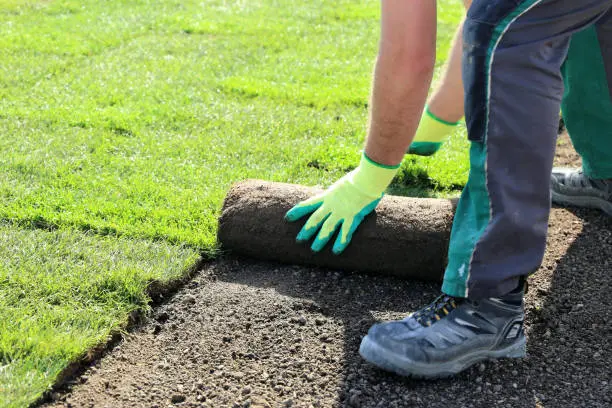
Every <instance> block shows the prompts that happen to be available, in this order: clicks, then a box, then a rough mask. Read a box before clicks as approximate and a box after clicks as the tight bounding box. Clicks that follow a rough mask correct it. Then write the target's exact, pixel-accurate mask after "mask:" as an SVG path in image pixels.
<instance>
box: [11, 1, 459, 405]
mask: <svg viewBox="0 0 612 408" xmlns="http://www.w3.org/2000/svg"><path fill="white" fill-rule="evenodd" d="M379 7H380V4H379V1H374V0H369V1H366V2H358V1H354V0H352V1H347V0H340V1H336V2H326V1H323V0H315V1H310V2H305V3H304V2H303V3H296V2H292V1H288V0H282V1H281V0H265V1H263V0H262V1H233V2H229V1H221V0H206V1H201V0H197V1H196V0H129V1H128V0H105V1H93V0H88V1H83V0H78V1H77V0H56V1H52V2H48V1H32V0H5V1H3V2H1V3H0V78H1V80H0V134H2V137H1V138H0V153H1V154H0V220H4V221H7V222H8V224H6V225H5V226H3V227H2V228H3V229H2V234H3V235H2V239H3V241H2V242H0V247H1V248H2V251H3V252H2V255H1V258H2V259H1V260H0V262H3V264H2V265H3V268H4V269H3V270H2V272H1V273H2V275H0V276H1V277H2V279H3V280H2V281H0V307H1V309H0V322H1V323H0V324H3V325H4V326H3V327H2V334H1V336H3V337H2V345H1V347H2V349H1V350H0V378H1V380H2V381H1V382H0V385H1V386H2V387H5V388H7V387H8V388H10V390H9V391H10V392H9V393H8V394H7V393H4V392H2V391H3V390H0V395H3V396H2V397H0V398H5V401H0V405H1V402H6V401H9V402H8V404H16V405H15V406H18V405H19V404H22V403H25V402H26V401H31V400H32V399H34V398H35V397H36V396H37V395H39V394H40V392H42V391H43V390H44V389H45V388H46V387H48V386H49V384H51V383H52V382H53V380H54V375H55V374H56V373H57V372H58V371H59V370H60V369H61V367H64V366H65V365H66V364H67V362H69V361H71V359H74V358H75V357H76V356H78V355H79V354H80V353H83V352H84V351H85V350H87V348H88V347H90V346H91V345H93V344H95V343H96V342H98V341H100V340H101V339H104V338H105V336H106V335H107V334H108V332H109V330H110V329H111V327H118V325H120V323H121V322H123V321H125V318H126V316H127V314H128V312H129V311H130V310H134V308H138V309H142V308H144V307H145V305H146V302H147V298H146V295H145V287H146V282H148V281H149V280H151V279H161V280H164V279H173V278H176V277H178V276H180V275H181V274H184V273H185V272H186V271H187V270H188V269H189V267H190V266H191V265H192V264H193V262H194V259H195V258H194V256H195V255H194V254H195V253H196V252H198V253H204V254H206V255H214V249H215V246H216V242H215V234H216V222H217V216H218V214H219V210H220V207H221V203H222V200H223V197H224V195H225V193H226V192H227V189H228V188H229V186H230V185H231V183H233V182H235V181H238V180H242V179H245V178H262V179H267V180H272V181H282V182H292V183H300V184H307V185H322V186H326V185H329V184H331V183H332V182H333V181H335V180H336V179H338V178H339V177H341V176H342V175H344V174H345V173H346V172H347V171H349V170H350V169H352V168H354V166H356V165H357V164H358V162H359V151H360V149H361V148H362V146H363V140H364V137H365V127H366V121H367V104H368V95H369V89H370V82H371V72H372V67H373V62H374V58H375V55H376V51H377V42H378V37H379V36H378V34H379ZM463 13H464V11H463V6H462V5H461V3H460V2H459V1H451V0H444V1H440V2H438V17H439V27H438V37H439V42H438V63H437V67H438V69H437V71H436V76H439V74H440V68H441V66H442V65H443V62H444V58H445V57H446V55H447V53H448V49H449V45H450V39H451V38H452V35H453V33H454V30H455V28H456V25H457V23H458V21H459V19H460V18H461V16H462V14H463ZM467 157H468V155H467V142H465V141H464V129H463V128H462V127H460V128H458V131H457V133H456V135H454V136H453V138H451V140H450V141H449V142H448V143H447V144H446V145H445V146H444V148H443V149H442V150H441V151H440V152H439V153H438V154H437V155H436V156H434V157H431V158H414V157H407V158H406V160H405V162H404V164H403V166H402V170H401V171H400V173H399V175H398V177H397V179H396V180H395V183H394V185H393V186H392V188H391V190H390V191H392V192H394V193H401V194H411V195H418V196H440V195H443V196H446V195H449V194H456V193H457V190H458V188H459V186H461V185H462V184H464V183H465V181H466V177H467V169H468V161H467ZM37 228H44V229H53V228H60V230H61V231H62V232H53V233H49V232H42V231H36V229H37ZM79 231H85V232H87V235H84V236H83V235H82V234H81V233H80V232H79ZM102 236H106V237H104V238H102ZM150 240H153V241H155V242H157V243H156V244H152V243H150ZM171 245H175V246H171ZM186 247H189V248H193V250H187V249H185V248H186ZM66 248H72V249H71V250H69V251H68V250H67V249H66ZM79 248H80V249H79ZM25 249H27V251H26V252H24V251H25ZM4 251H9V252H7V254H9V255H7V256H5V255H4V253H5V252H4ZM11 251H13V252H11ZM79 251H85V252H86V254H84V255H83V254H81V255H79V254H80V252H79ZM164 251H165V252H164ZM53 254H55V255H53ZM121 254H123V255H121ZM134 257H135V258H134ZM170 259H172V260H173V261H170ZM111 260H113V261H111ZM114 261H117V262H119V264H114V263H113V262H114ZM121 262H123V263H121ZM101 265H104V266H101ZM125 270H129V271H130V272H129V275H128V278H129V279H133V282H132V281H131V280H130V281H129V282H127V283H126V282H122V281H121V282H119V283H118V281H117V279H119V278H120V276H121V271H125ZM16 274H22V275H23V279H25V283H27V284H28V285H30V286H29V287H28V290H24V289H19V290H21V291H22V293H23V295H16V294H15V293H14V291H15V290H16V289H15V287H14V285H15V279H16V278H15V277H16V276H17V275H16ZM79 274H80V275H84V274H85V275H86V276H87V278H86V279H71V278H69V277H70V276H77V275H79ZM64 277H67V278H66V279H64ZM94 283H95V284H94ZM96 285H98V286H96ZM125 285H127V286H128V287H129V288H126V287H125ZM107 287H108V288H112V290H111V292H112V296H111V295H109V296H110V297H109V299H110V300H109V299H106V298H104V296H102V295H101V294H100V291H99V290H98V289H99V288H107ZM103 293H106V292H105V291H103ZM15 296H24V298H19V301H17V300H16V299H17V298H15ZM73 296H77V299H79V300H78V302H75V301H73V300H71V299H73ZM48 299H55V300H52V302H55V303H47V302H48V301H49V302H51V300H48ZM107 301H108V302H110V303H107ZM113 302H115V303H113ZM109 305H120V306H117V308H116V310H115V309H113V312H112V313H111V312H109V310H108V309H105V308H107V307H110V306H109ZM34 306H36V307H34ZM113 307H114V306H113ZM38 308H40V310H39V309H38ZM47 308H48V309H47ZM49 310H50V311H52V312H53V313H56V314H46V313H47V312H49ZM49 313H51V312H49ZM6 316H8V317H6ZM51 316H52V317H51ZM83 316H89V317H91V320H87V321H84V320H82V318H84V317H83ZM48 319H50V320H48ZM15 322H17V323H15ZM49 322H52V324H50V323H49ZM54 327H55V328H59V330H58V329H54ZM66 333H69V335H68V334H66ZM27 336H31V337H32V340H31V343H27V342H26V345H25V346H24V347H21V346H19V344H18V342H16V341H15V340H14V339H21V338H28V337H27ZM7 339H8V340H7ZM11 339H13V340H11ZM37 339H38V340H37ZM39 340H40V341H39ZM28 341H29V340H28ZM28 344H29V345H28ZM36 344H38V346H37V345H36ZM41 345H44V346H41ZM7 384H8V385H7ZM8 388H7V389H8ZM11 390H12V391H11ZM15 390H19V391H18V392H17V393H15V392H16V391H15ZM6 395H8V397H6ZM18 395H22V397H19V398H20V399H19V400H17V399H16V398H17V396H18ZM6 398H8V400H7V399H6ZM15 401H17V402H15Z"/></svg>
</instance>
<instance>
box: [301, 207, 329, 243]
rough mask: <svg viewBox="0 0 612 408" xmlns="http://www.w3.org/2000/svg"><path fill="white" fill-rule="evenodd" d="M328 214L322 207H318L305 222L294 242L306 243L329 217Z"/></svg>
mask: <svg viewBox="0 0 612 408" xmlns="http://www.w3.org/2000/svg"><path fill="white" fill-rule="evenodd" d="M329 214H330V212H329V211H328V210H327V209H326V208H325V207H323V206H320V207H319V208H318V209H317V210H316V211H315V212H314V213H313V214H312V215H311V216H310V217H309V218H308V221H306V224H304V226H303V227H302V229H301V231H300V233H299V234H298V235H297V238H296V240H297V241H298V242H304V241H308V240H309V239H310V238H312V237H313V236H314V235H315V234H316V233H317V231H318V230H319V228H321V225H323V223H324V222H325V220H326V219H327V217H329Z"/></svg>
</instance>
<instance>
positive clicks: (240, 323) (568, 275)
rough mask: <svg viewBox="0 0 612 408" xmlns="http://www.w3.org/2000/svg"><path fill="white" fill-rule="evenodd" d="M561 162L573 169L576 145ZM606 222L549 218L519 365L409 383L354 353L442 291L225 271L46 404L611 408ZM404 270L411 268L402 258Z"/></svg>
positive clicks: (354, 279)
mask: <svg viewBox="0 0 612 408" xmlns="http://www.w3.org/2000/svg"><path fill="white" fill-rule="evenodd" d="M557 156H558V162H559V163H562V164H571V165H576V164H577V162H576V157H575V155H574V154H573V153H571V146H569V145H567V143H566V144H565V145H564V144H563V143H561V144H560V146H559V151H558V154H557ZM611 231H612V220H611V219H610V218H609V217H606V216H604V215H603V214H601V213H599V212H597V211H589V210H576V209H561V208H555V209H553V211H552V214H551V219H550V230H549V239H548V248H547V252H546V256H545V260H544V263H543V265H542V267H541V268H540V270H539V271H538V272H537V273H536V274H535V275H533V276H532V277H531V278H530V279H529V282H530V289H529V293H528V294H527V296H526V332H527V336H528V339H529V343H528V357H527V358H526V359H523V360H502V361H498V362H487V363H483V364H478V365H476V366H475V367H473V368H471V369H469V370H467V371H466V372H464V373H462V374H461V375H459V376H457V377H456V378H453V379H449V380H441V381H412V380H407V379H403V378H400V377H397V376H394V375H390V374H387V373H385V372H382V371H380V370H378V369H375V368H373V367H372V366H370V365H368V364H367V363H365V362H364V361H363V360H362V359H361V358H360V357H359V355H358V353H357V350H358V346H359V342H360V340H361V337H362V336H363V335H364V334H365V333H366V331H367V329H368V327H369V326H370V325H372V324H373V323H374V322H375V321H377V320H386V319H392V318H401V317H402V316H405V315H406V314H407V313H409V312H411V311H413V310H415V309H417V308H418V307H420V306H422V305H423V304H425V303H428V302H429V301H431V300H432V299H433V298H434V297H435V296H436V295H437V293H438V290H439V287H438V285H437V284H431V283H421V282H415V281H408V280H399V279H396V278H390V277H380V276H375V275H360V274H351V273H340V272H335V271H329V270H321V269H313V268H305V267H299V266H283V265H277V264H269V263H260V262H256V261H254V260H244V259H242V260H240V259H225V260H220V261H218V262H217V263H215V264H211V265H209V266H207V267H206V268H205V269H204V270H202V271H201V272H200V273H199V274H197V275H196V277H195V278H194V279H193V280H192V281H190V282H189V283H188V284H187V285H186V286H185V288H184V289H183V290H182V291H180V292H178V293H177V294H176V295H175V296H173V297H172V298H171V299H170V300H168V302H166V303H164V304H162V305H160V306H159V307H157V308H156V309H155V310H154V312H153V313H152V315H151V316H150V319H149V321H148V322H147V323H146V324H144V325H141V326H139V327H137V328H134V329H133V330H131V331H130V332H129V333H128V334H126V336H125V338H124V340H123V341H122V342H120V343H119V344H118V345H117V346H116V347H115V348H114V350H113V351H112V352H110V353H108V354H107V355H106V356H105V357H104V358H102V359H101V360H100V361H97V362H95V364H93V365H92V366H91V367H89V368H87V369H86V370H85V373H84V374H83V375H82V376H80V377H79V378H75V379H74V380H73V381H72V382H71V383H69V384H68V385H67V386H66V387H64V389H62V390H60V392H57V393H55V394H53V401H51V402H50V403H49V406H56V407H62V406H63V407H68V406H72V407H90V406H91V407H105V406H109V407H167V406H172V405H176V406H184V407H199V406H202V407H243V406H244V407H246V406H251V407H281V406H284V407H311V406H312V407H345V406H348V407H412V406H419V407H421V406H422V407H448V406H461V407H492V406H496V407H560V406H568V407H609V406H611V404H612V397H611V394H610V386H611V381H612V378H611V377H612V374H611V371H610V366H611V365H612V353H611V350H610V339H611V338H612V330H611V325H610V321H612V297H611V296H610V293H611V291H612V287H611V281H612V279H611V276H610V271H611V269H612V261H610V256H609V255H610V253H612V232H611ZM406 262H410V260H409V259H407V260H406Z"/></svg>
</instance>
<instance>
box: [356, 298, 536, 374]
mask: <svg viewBox="0 0 612 408" xmlns="http://www.w3.org/2000/svg"><path fill="white" fill-rule="evenodd" d="M523 319H524V314H523V291H522V289H521V290H520V291H519V290H516V291H515V292H513V293H510V294H508V295H505V296H503V297H500V298H488V299H482V300H479V301H474V300H469V299H458V298H453V297H451V296H446V295H442V296H440V297H438V298H437V299H436V300H435V301H434V302H433V303H431V304H430V305H429V306H426V307H425V308H423V309H421V310H419V311H417V312H415V313H413V314H411V315H410V316H408V317H407V318H405V319H404V320H399V321H391V322H386V323H381V324H376V325H374V326H372V327H371V328H370V330H369V331H368V334H367V336H365V337H364V338H363V340H362V341H361V347H360V348H359V354H361V356H362V357H363V358H364V359H365V360H366V361H368V362H370V363H372V364H374V365H375V366H377V367H380V368H382V369H385V370H388V371H391V372H394V373H396V374H399V375H404V376H408V377H413V378H428V379H430V378H442V377H449V376H452V375H455V374H457V373H459V372H461V371H463V370H465V369H466V368H468V367H470V366H471V365H473V364H475V363H478V362H480V361H483V360H488V359H497V358H502V357H515V358H518V357H524V356H525V349H526V340H525V334H524V332H523Z"/></svg>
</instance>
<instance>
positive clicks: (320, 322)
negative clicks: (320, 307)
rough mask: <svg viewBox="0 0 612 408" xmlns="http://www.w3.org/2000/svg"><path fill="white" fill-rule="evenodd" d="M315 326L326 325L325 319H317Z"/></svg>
mask: <svg viewBox="0 0 612 408" xmlns="http://www.w3.org/2000/svg"><path fill="white" fill-rule="evenodd" d="M315 324H316V325H317V326H323V325H324V324H325V319H321V318H319V317H317V318H316V319H315Z"/></svg>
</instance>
